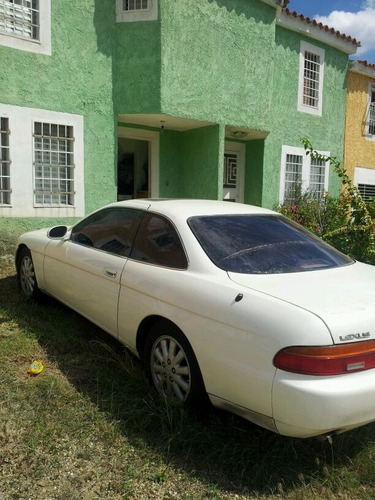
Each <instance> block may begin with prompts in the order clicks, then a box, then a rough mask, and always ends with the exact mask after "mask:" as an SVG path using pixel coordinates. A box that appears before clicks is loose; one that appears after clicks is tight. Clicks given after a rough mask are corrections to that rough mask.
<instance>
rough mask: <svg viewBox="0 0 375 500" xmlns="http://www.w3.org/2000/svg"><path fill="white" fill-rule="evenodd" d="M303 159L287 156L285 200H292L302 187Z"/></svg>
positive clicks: (296, 156)
mask: <svg viewBox="0 0 375 500" xmlns="http://www.w3.org/2000/svg"><path fill="white" fill-rule="evenodd" d="M302 166H303V157H302V156H300V155H293V154H287V155H286V165H285V195H284V198H285V200H292V199H294V198H295V197H296V195H297V194H298V191H299V190H301V187H302Z"/></svg>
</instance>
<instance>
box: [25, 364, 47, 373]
mask: <svg viewBox="0 0 375 500" xmlns="http://www.w3.org/2000/svg"><path fill="white" fill-rule="evenodd" d="M43 370H44V366H43V361H33V362H32V363H31V365H30V367H29V369H28V370H27V373H30V375H38V373H40V372H42V371H43Z"/></svg>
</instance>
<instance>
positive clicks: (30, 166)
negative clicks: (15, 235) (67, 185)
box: [0, 104, 85, 218]
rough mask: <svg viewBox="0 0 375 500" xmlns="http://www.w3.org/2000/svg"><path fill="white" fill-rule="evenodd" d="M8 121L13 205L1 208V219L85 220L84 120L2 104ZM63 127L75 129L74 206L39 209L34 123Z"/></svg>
mask: <svg viewBox="0 0 375 500" xmlns="http://www.w3.org/2000/svg"><path fill="white" fill-rule="evenodd" d="M0 116H1V117H6V118H8V123H9V130H10V134H9V151H10V158H11V165H10V176H11V186H12V193H11V195H12V196H11V205H10V206H1V207H0V217H56V218H57V217H64V218H65V217H82V216H84V215H85V189H84V134H83V116H81V115H73V114H69V113H59V112H56V111H48V110H44V109H35V108H26V107H20V106H11V105H8V104H0ZM35 121H40V122H44V123H54V124H61V125H64V126H71V127H73V129H74V178H73V179H72V180H73V182H74V203H73V205H60V206H51V205H43V206H35V203H34V189H35V186H34V155H33V152H34V137H33V133H34V122H35Z"/></svg>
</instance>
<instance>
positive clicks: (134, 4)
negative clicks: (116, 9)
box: [122, 0, 149, 12]
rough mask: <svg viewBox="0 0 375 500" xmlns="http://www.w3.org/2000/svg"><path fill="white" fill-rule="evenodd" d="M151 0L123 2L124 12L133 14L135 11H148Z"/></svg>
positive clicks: (126, 0) (128, 0) (124, 0)
mask: <svg viewBox="0 0 375 500" xmlns="http://www.w3.org/2000/svg"><path fill="white" fill-rule="evenodd" d="M148 9H149V0H123V1H122V10H123V11H126V12H131V11H135V10H148Z"/></svg>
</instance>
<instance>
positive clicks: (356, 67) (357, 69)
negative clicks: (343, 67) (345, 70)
mask: <svg viewBox="0 0 375 500" xmlns="http://www.w3.org/2000/svg"><path fill="white" fill-rule="evenodd" d="M349 70H350V71H353V72H354V73H359V74H360V75H364V76H368V77H369V78H375V64H368V63H367V62H366V61H350V63H349Z"/></svg>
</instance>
